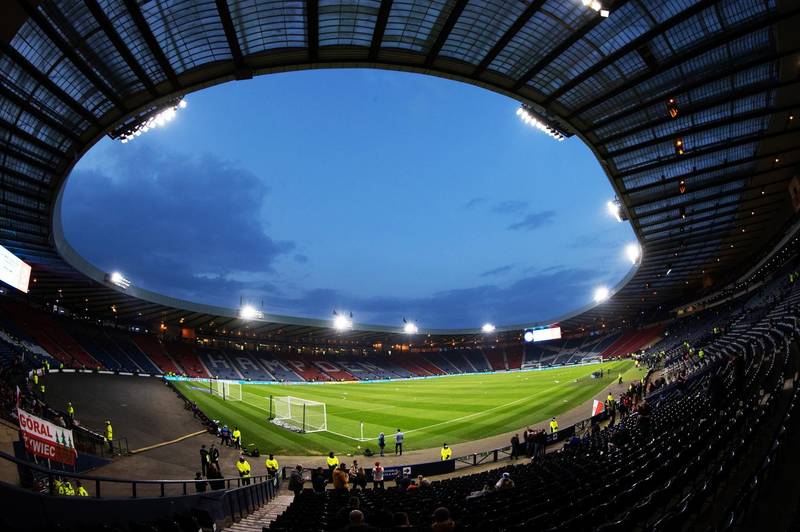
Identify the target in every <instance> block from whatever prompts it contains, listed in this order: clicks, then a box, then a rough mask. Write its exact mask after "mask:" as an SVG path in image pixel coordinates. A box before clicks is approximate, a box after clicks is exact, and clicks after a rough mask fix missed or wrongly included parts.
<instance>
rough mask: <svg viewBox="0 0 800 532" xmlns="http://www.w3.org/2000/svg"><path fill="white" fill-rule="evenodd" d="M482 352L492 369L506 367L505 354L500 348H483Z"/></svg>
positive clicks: (504, 368)
mask: <svg viewBox="0 0 800 532" xmlns="http://www.w3.org/2000/svg"><path fill="white" fill-rule="evenodd" d="M483 353H484V354H485V355H486V359H487V360H488V361H489V364H490V365H491V367H492V370H493V371H506V370H507V369H508V366H507V365H506V354H505V351H503V350H502V349H495V348H491V349H484V350H483Z"/></svg>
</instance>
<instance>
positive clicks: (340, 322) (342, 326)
mask: <svg viewBox="0 0 800 532" xmlns="http://www.w3.org/2000/svg"><path fill="white" fill-rule="evenodd" d="M352 318H353V313H352V312H351V313H350V317H349V318H348V317H347V316H345V315H344V314H339V313H337V312H336V311H335V310H334V311H333V328H334V329H336V330H337V331H346V330H348V329H352V328H353V319H352Z"/></svg>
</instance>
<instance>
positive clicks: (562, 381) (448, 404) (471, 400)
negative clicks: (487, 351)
mask: <svg viewBox="0 0 800 532" xmlns="http://www.w3.org/2000/svg"><path fill="white" fill-rule="evenodd" d="M601 367H602V368H603V369H604V371H605V373H606V376H605V377H604V378H603V379H585V378H583V379H581V377H586V376H587V375H589V374H591V373H592V372H594V371H597V370H599V369H600V368H601ZM620 373H621V374H623V378H624V379H625V380H626V381H630V380H633V379H636V378H639V373H640V370H637V369H635V368H634V367H633V362H632V361H630V360H622V361H614V362H605V363H603V364H595V365H589V366H574V367H568V368H558V369H548V370H543V371H521V372H508V373H506V372H500V373H492V374H478V375H469V374H467V375H454V376H449V377H440V378H435V379H419V380H407V381H393V382H385V383H383V382H378V383H360V382H353V383H336V384H327V385H326V384H319V385H291V384H286V385H271V384H270V385H265V384H245V385H243V386H242V401H223V400H222V399H220V398H219V397H215V396H212V395H210V394H209V393H208V391H207V385H205V384H204V383H200V382H193V381H180V382H174V384H175V386H176V387H177V388H178V389H179V390H180V391H181V393H183V394H184V395H185V396H186V397H187V398H188V399H190V400H193V401H196V402H197V405H198V406H199V407H200V409H201V410H202V411H203V412H205V413H206V415H208V416H209V417H211V418H212V419H219V420H221V421H223V422H224V423H227V424H228V426H230V427H233V426H238V427H239V429H240V430H241V431H242V440H243V441H244V443H245V445H248V444H252V443H255V444H256V446H257V447H258V449H259V450H260V451H261V454H262V455H263V454H265V453H274V454H277V455H323V454H327V453H328V452H329V451H334V452H336V453H342V454H360V453H361V452H363V449H364V448H365V447H369V448H370V449H372V450H373V451H374V450H376V449H377V444H376V440H375V439H372V440H370V441H368V442H359V441H356V440H355V439H351V437H352V438H356V437H358V436H359V432H360V422H361V421H363V422H364V436H365V437H375V438H377V435H378V433H379V432H380V431H383V432H384V433H385V434H386V436H387V438H386V444H387V448H389V447H391V448H392V449H393V445H394V440H393V438H392V434H394V432H395V431H396V430H397V429H398V428H400V429H402V430H403V431H404V432H405V433H406V441H405V446H404V450H415V449H427V448H430V447H439V446H441V445H442V443H443V442H447V443H448V444H451V445H455V444H458V443H461V442H465V441H472V440H477V439H480V438H486V437H489V436H493V435H496V434H502V433H504V432H509V431H512V430H515V429H518V428H520V427H523V426H525V425H529V424H533V423H537V422H540V421H543V420H546V419H549V418H551V417H553V416H558V415H559V414H562V413H563V412H566V411H568V410H571V409H572V408H574V407H576V406H578V405H580V404H582V403H584V402H585V401H587V400H589V399H592V398H598V399H602V398H601V397H600V396H599V395H598V394H600V393H601V392H602V391H603V390H604V389H605V388H606V386H608V385H609V384H611V383H613V382H614V381H615V380H616V379H617V376H618V374H620ZM641 374H642V375H643V374H644V373H643V371H641ZM577 379H580V380H577ZM576 381H577V382H576ZM270 395H275V396H281V395H291V396H294V397H300V398H303V399H310V400H314V401H321V402H324V403H326V405H327V411H328V430H329V431H331V432H317V433H311V434H298V433H294V432H291V431H289V430H286V429H283V428H280V427H277V426H275V425H273V424H272V423H269V422H268V421H267V416H268V408H269V396H270ZM589 413H590V412H589V411H588V410H587V412H586V416H587V417H588V416H589ZM348 436H350V437H348ZM359 445H360V446H361V447H360V448H359V447H358V446H359ZM456 454H457V451H456Z"/></svg>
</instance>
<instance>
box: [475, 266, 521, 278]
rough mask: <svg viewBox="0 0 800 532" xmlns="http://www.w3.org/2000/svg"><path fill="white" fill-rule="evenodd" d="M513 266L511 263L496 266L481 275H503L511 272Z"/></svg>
mask: <svg viewBox="0 0 800 532" xmlns="http://www.w3.org/2000/svg"><path fill="white" fill-rule="evenodd" d="M513 267H514V266H512V265H511V264H506V265H505V266H499V267H497V268H494V269H492V270H486V271H485V272H483V273H481V274H480V276H481V277H494V276H497V275H502V274H504V273H508V272H510V271H511V269H512V268H513Z"/></svg>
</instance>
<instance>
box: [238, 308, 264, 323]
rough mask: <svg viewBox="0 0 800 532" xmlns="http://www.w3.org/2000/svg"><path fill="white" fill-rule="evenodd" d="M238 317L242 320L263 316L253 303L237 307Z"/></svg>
mask: <svg viewBox="0 0 800 532" xmlns="http://www.w3.org/2000/svg"><path fill="white" fill-rule="evenodd" d="M239 317H240V318H241V319H243V320H257V319H261V318H262V317H263V314H262V313H261V312H259V311H258V309H256V308H255V307H254V306H253V305H245V306H243V307H242V308H240V309H239Z"/></svg>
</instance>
